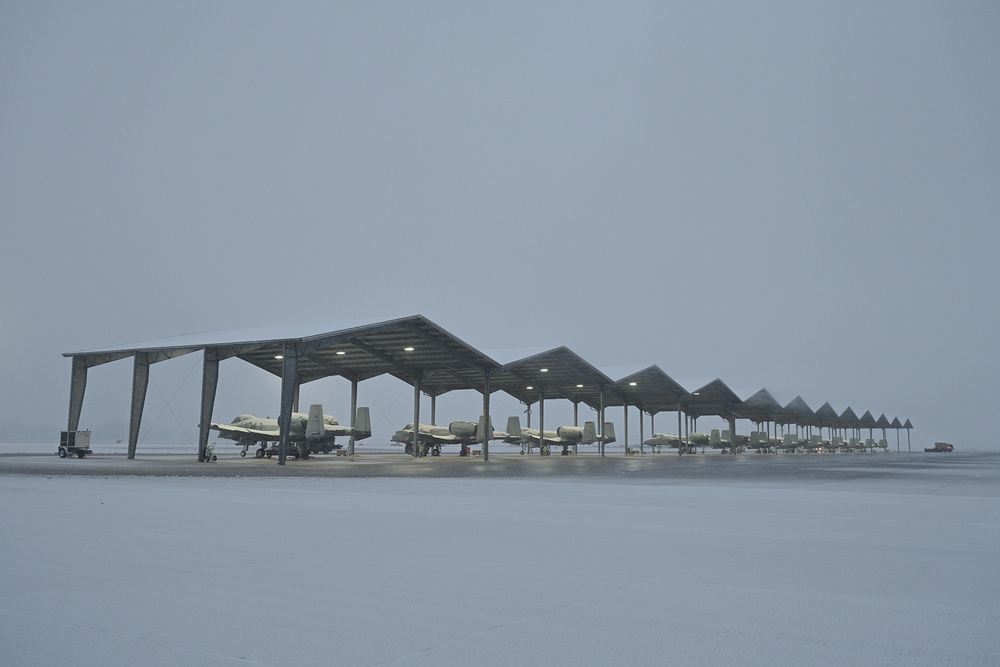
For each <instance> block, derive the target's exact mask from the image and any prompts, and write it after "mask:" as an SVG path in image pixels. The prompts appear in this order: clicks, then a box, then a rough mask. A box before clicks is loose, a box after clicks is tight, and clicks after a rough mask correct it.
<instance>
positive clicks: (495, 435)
mask: <svg viewBox="0 0 1000 667" xmlns="http://www.w3.org/2000/svg"><path fill="white" fill-rule="evenodd" d="M482 424H483V418H482V417H480V418H479V422H478V423H476V422H465V421H454V422H451V423H450V424H448V425H447V426H434V425H430V424H420V425H419V427H418V428H417V433H418V434H419V435H418V436H417V456H427V454H428V453H429V454H430V455H431V456H441V448H442V447H443V446H445V445H461V449H460V450H459V453H458V455H459V456H468V455H469V445H473V444H476V443H481V442H482V441H483V429H482ZM506 437H507V434H506V433H503V432H501V431H494V430H493V428H492V426H491V428H490V440H503V439H504V438H506ZM391 440H392V441H393V442H398V443H399V444H401V445H404V446H405V447H406V453H407V454H412V453H413V422H410V423H409V424H407V425H406V426H404V427H403V428H401V429H399V430H398V431H396V432H395V433H393V434H392V438H391Z"/></svg>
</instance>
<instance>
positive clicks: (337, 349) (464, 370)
mask: <svg viewBox="0 0 1000 667" xmlns="http://www.w3.org/2000/svg"><path fill="white" fill-rule="evenodd" d="M302 329H303V328H302V327H297V328H296V327H271V328H264V329H259V330H251V331H241V332H228V333H226V332H223V333H215V334H189V335H185V336H177V337H174V338H167V339H163V340H160V341H152V342H149V343H138V344H128V345H121V346H116V347H111V348H105V349H98V350H89V351H84V352H68V353H66V354H64V355H63V356H67V357H74V358H82V359H84V360H85V361H86V363H87V365H88V366H93V365H97V364H99V363H106V362H108V361H114V360H116V359H122V358H125V357H129V356H132V355H135V354H137V353H142V354H145V355H147V356H148V357H149V360H150V361H151V362H155V361H161V360H164V359H169V358H172V357H176V356H180V355H182V354H188V353H190V352H196V351H199V350H205V349H212V350H214V351H215V352H216V353H217V354H218V355H219V359H220V360H221V359H227V358H231V357H237V358H239V359H243V360H244V361H246V362H248V363H251V364H253V365H254V366H257V367H258V368H261V369H263V370H265V371H267V372H269V373H271V374H273V375H276V376H278V377H281V374H282V367H283V366H282V360H283V356H284V355H285V354H287V353H288V351H289V348H293V349H294V350H295V353H296V354H297V357H298V369H297V378H298V381H299V382H300V383H303V384H304V383H306V382H311V381H313V380H318V379H321V378H325V377H329V376H333V375H339V376H341V377H344V378H346V379H348V380H352V381H358V382H360V381H362V380H367V379H369V378H373V377H376V376H378V375H383V374H386V373H388V374H390V375H393V376H395V377H397V378H399V379H401V380H403V381H404V382H407V383H409V384H412V383H413V382H414V380H415V379H416V378H417V376H418V375H420V376H421V378H420V380H421V383H420V388H421V390H422V391H423V392H424V393H427V394H428V395H432V396H433V395H437V394H441V393H444V392H446V391H451V390H454V389H477V390H479V391H482V387H483V377H484V374H486V373H491V372H496V371H497V370H498V369H499V368H500V364H499V363H498V362H496V361H494V360H493V359H491V358H490V357H488V356H486V355H485V354H483V353H482V352H479V351H478V350H476V349H475V348H473V347H471V346H470V345H468V344H466V343H465V342H463V341H461V340H459V339H458V338H456V337H455V336H453V335H452V334H450V333H448V332H447V331H445V330H444V329H442V328H441V327H439V326H438V325H436V324H434V323H433V322H431V321H430V320H428V319H427V318H425V317H423V316H422V315H414V316H411V317H404V318H399V319H395V320H389V321H385V322H380V323H376V324H363V325H354V326H348V327H346V328H340V329H336V330H328V331H322V330H320V331H318V332H317V330H315V329H314V330H312V331H309V332H306V331H303V330H302Z"/></svg>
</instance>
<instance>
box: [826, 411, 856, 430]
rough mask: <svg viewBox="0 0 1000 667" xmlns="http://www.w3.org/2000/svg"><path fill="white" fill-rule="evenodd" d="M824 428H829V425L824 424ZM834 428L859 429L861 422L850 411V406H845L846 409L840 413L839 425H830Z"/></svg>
mask: <svg viewBox="0 0 1000 667" xmlns="http://www.w3.org/2000/svg"><path fill="white" fill-rule="evenodd" d="M826 426H831V424H826ZM832 426H833V427H834V428H837V427H840V428H859V427H860V426H861V420H860V419H859V418H858V415H857V413H855V412H854V410H852V409H851V406H847V409H846V410H844V411H843V412H842V413H840V423H838V424H832Z"/></svg>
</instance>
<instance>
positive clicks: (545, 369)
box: [541, 368, 549, 373]
mask: <svg viewBox="0 0 1000 667" xmlns="http://www.w3.org/2000/svg"><path fill="white" fill-rule="evenodd" d="M541 371H542V372H543V373H548V372H549V369H548V368H542V369H541Z"/></svg>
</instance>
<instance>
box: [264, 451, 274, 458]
mask: <svg viewBox="0 0 1000 667" xmlns="http://www.w3.org/2000/svg"><path fill="white" fill-rule="evenodd" d="M264 456H266V457H267V458H271V456H272V453H271V452H265V454H264Z"/></svg>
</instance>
